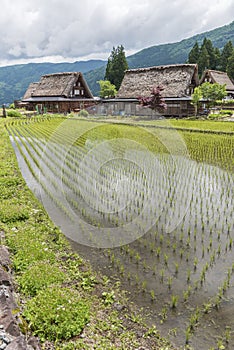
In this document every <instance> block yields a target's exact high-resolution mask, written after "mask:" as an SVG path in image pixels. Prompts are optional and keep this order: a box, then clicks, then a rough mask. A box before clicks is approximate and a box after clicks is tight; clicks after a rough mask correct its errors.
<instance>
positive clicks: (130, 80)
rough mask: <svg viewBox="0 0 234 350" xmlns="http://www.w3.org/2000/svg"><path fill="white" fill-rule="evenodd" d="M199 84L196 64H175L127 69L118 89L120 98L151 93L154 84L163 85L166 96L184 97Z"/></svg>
mask: <svg viewBox="0 0 234 350" xmlns="http://www.w3.org/2000/svg"><path fill="white" fill-rule="evenodd" d="M198 84H199V79H198V69H197V65H196V64H175V65H167V66H156V67H149V68H139V69H130V70H127V71H126V73H125V76H124V78H123V81H122V84H121V86H120V89H119V91H118V94H117V97H119V98H137V97H139V96H148V95H150V93H151V91H152V88H153V87H154V86H158V85H160V86H162V87H163V88H164V91H163V93H162V95H163V96H164V97H183V96H188V95H189V94H190V92H189V88H190V87H191V86H197V85H198Z"/></svg>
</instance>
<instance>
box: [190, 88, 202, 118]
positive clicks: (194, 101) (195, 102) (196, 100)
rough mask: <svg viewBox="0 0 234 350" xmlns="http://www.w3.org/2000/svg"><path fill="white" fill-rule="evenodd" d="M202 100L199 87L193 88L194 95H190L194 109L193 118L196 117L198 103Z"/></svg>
mask: <svg viewBox="0 0 234 350" xmlns="http://www.w3.org/2000/svg"><path fill="white" fill-rule="evenodd" d="M201 99H202V91H201V88H200V87H195V89H194V93H193V94H192V104H193V105H194V108H195V116H196V115H197V112H198V108H199V105H200V101H201Z"/></svg>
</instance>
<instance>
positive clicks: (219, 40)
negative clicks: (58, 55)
mask: <svg viewBox="0 0 234 350" xmlns="http://www.w3.org/2000/svg"><path fill="white" fill-rule="evenodd" d="M205 37H206V38H207V39H210V40H211V41H212V43H213V45H214V46H215V47H218V48H219V49H222V48H223V46H224V45H225V44H226V42H227V41H229V40H231V41H232V43H233V45H234V21H233V22H232V23H230V24H228V25H225V26H222V27H219V28H216V29H213V30H210V31H207V32H204V33H201V34H197V35H195V36H192V37H190V38H188V39H184V40H182V41H180V42H176V43H169V44H163V45H156V46H151V47H149V48H145V49H143V50H141V51H139V52H137V53H136V54H134V55H131V56H128V57H127V61H128V65H129V68H138V67H151V66H158V65H165V64H174V63H175V64H176V63H184V62H186V60H187V58H188V53H189V51H190V50H191V48H192V47H193V45H194V44H195V42H196V41H197V42H198V44H201V43H202V41H203V39H204V38H205ZM105 65H106V61H102V60H90V61H85V62H74V63H29V64H21V65H13V66H7V67H0V105H1V104H3V103H11V102H13V101H14V100H18V99H21V98H22V96H23V95H24V93H25V91H26V89H27V87H28V85H29V83H31V82H36V81H39V79H40V77H41V76H42V75H43V74H49V73H56V72H68V71H69V72H72V71H80V72H82V73H83V74H84V76H85V79H86V81H87V83H88V85H89V87H90V89H91V91H92V92H93V94H94V95H98V93H99V84H98V83H97V82H98V81H99V80H101V79H103V78H104V75H105Z"/></svg>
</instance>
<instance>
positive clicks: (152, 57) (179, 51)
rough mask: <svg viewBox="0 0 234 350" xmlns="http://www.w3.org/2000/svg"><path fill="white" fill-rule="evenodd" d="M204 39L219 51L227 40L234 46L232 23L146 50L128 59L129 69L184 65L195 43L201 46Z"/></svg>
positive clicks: (233, 24)
mask: <svg viewBox="0 0 234 350" xmlns="http://www.w3.org/2000/svg"><path fill="white" fill-rule="evenodd" d="M205 37H206V38H207V39H210V40H211V41H212V43H213V45H214V46H215V47H218V48H219V49H222V48H223V47H224V45H225V44H226V42H227V41H229V40H231V41H232V43H233V45H234V21H233V22H232V23H231V24H229V25H225V26H223V27H220V28H216V29H213V30H211V31H208V32H204V33H202V34H197V35H195V36H192V37H191V38H188V39H184V40H182V41H180V42H176V43H172V44H165V45H157V46H152V47H149V48H146V49H144V50H142V51H140V52H137V53H136V54H134V55H132V56H129V57H128V64H129V67H130V68H138V67H150V66H159V65H165V64H173V63H185V62H186V60H187V58H188V54H189V52H190V50H191V48H192V47H193V45H194V44H195V42H196V41H197V42H198V44H201V43H202V41H203V39H204V38H205Z"/></svg>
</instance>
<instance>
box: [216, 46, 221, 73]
mask: <svg viewBox="0 0 234 350" xmlns="http://www.w3.org/2000/svg"><path fill="white" fill-rule="evenodd" d="M214 51H215V69H217V70H220V62H221V53H220V51H219V48H218V47H215V49H214Z"/></svg>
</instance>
